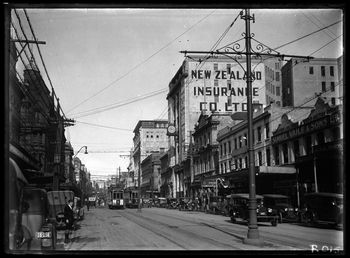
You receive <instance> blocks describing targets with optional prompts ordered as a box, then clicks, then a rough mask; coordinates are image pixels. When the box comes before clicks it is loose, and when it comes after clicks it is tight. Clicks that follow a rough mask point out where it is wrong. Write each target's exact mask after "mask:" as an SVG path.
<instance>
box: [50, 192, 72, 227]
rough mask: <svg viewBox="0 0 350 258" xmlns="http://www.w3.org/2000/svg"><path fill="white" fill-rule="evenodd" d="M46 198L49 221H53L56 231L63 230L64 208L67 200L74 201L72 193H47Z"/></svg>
mask: <svg viewBox="0 0 350 258" xmlns="http://www.w3.org/2000/svg"><path fill="white" fill-rule="evenodd" d="M47 197H48V201H49V214H50V219H51V220H52V221H55V224H56V228H57V229H65V228H66V222H65V218H64V207H65V206H66V203H67V202H68V200H73V201H74V193H73V191H68V190H64V191H49V192H47Z"/></svg>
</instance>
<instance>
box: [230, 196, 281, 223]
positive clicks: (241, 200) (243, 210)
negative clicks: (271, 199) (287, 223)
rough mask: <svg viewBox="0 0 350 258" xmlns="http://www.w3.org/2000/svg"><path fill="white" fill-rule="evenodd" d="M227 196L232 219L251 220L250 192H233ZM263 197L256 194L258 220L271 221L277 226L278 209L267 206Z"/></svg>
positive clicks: (234, 220)
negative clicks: (249, 208)
mask: <svg viewBox="0 0 350 258" xmlns="http://www.w3.org/2000/svg"><path fill="white" fill-rule="evenodd" d="M226 198H227V199H228V212H229V215H230V217H231V221H232V222H237V221H238V220H243V221H249V210H248V205H249V194H247V193H241V194H231V195H228V196H226ZM263 199H264V197H263V196H261V195H256V201H257V221H258V222H270V223H271V225H272V226H277V222H278V216H277V212H276V210H274V209H272V208H267V207H265V206H264V202H263Z"/></svg>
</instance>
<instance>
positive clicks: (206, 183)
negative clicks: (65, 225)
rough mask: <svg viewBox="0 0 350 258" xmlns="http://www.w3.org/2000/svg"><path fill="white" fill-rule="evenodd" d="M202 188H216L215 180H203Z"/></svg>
mask: <svg viewBox="0 0 350 258" xmlns="http://www.w3.org/2000/svg"><path fill="white" fill-rule="evenodd" d="M202 187H216V179H215V178H212V179H205V180H203V183H202Z"/></svg>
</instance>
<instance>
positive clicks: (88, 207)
mask: <svg viewBox="0 0 350 258" xmlns="http://www.w3.org/2000/svg"><path fill="white" fill-rule="evenodd" d="M86 207H87V210H88V211H89V209H90V202H89V201H87V202H86Z"/></svg>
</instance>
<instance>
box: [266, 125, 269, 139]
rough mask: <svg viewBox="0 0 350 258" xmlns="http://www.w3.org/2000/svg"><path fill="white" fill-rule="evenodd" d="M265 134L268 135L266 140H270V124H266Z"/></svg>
mask: <svg viewBox="0 0 350 258" xmlns="http://www.w3.org/2000/svg"><path fill="white" fill-rule="evenodd" d="M265 134H266V139H269V138H270V127H269V123H266V124H265Z"/></svg>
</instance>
